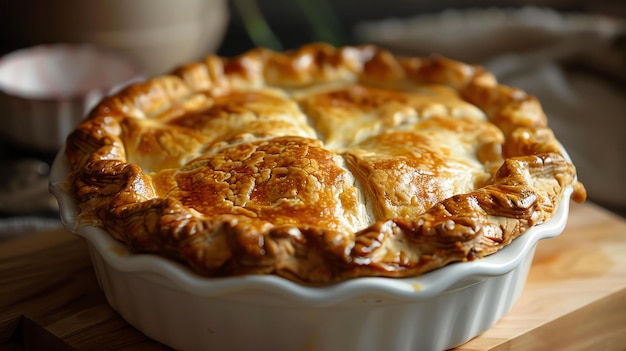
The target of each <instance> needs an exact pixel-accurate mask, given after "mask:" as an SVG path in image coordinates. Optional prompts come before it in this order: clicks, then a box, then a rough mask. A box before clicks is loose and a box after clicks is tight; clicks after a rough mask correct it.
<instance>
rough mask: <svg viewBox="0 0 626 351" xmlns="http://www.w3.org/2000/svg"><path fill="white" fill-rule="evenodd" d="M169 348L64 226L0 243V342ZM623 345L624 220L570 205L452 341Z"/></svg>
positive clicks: (503, 346)
mask: <svg viewBox="0 0 626 351" xmlns="http://www.w3.org/2000/svg"><path fill="white" fill-rule="evenodd" d="M22 349H29V350H103V349H106V350H168V348H167V347H166V346H164V345H161V344H159V343H156V342H154V341H152V340H150V339H148V338H147V337H146V336H144V335H143V334H142V333H141V332H139V331H137V330H136V329H134V328H133V327H131V326H130V325H128V324H127V323H126V322H125V321H124V320H123V319H122V318H121V317H120V316H119V315H118V314H117V313H116V312H115V311H114V310H113V309H112V308H111V307H109V305H108V304H107V302H106V300H105V298H104V295H103V294H102V292H101V291H100V288H99V286H98V283H97V280H96V277H95V274H94V271H93V268H92V266H91V262H90V260H89V254H88V251H87V246H86V244H85V243H84V241H83V240H82V239H81V238H78V237H76V236H73V235H71V234H69V233H67V232H65V231H63V230H57V231H52V232H44V233H38V234H33V235H30V236H26V237H24V238H20V239H17V240H12V241H9V242H6V243H3V244H2V245H0V350H2V351H5V350H22ZM542 349H549V350H557V349H560V350H563V349H565V350H626V221H625V220H624V219H622V218H621V217H618V216H616V215H613V214H612V213H610V212H608V211H605V210H603V209H601V208H599V207H597V206H595V205H593V204H589V203H588V204H585V205H573V206H572V208H571V212H570V219H569V222H568V226H567V228H566V229H565V231H564V233H563V234H561V235H560V236H559V237H557V238H554V239H548V240H544V241H541V242H540V243H539V246H538V248H537V251H536V254H535V259H534V261H533V265H532V267H531V270H530V274H529V277H528V282H527V284H526V286H525V288H524V291H523V293H522V296H521V297H520V300H519V301H518V302H517V303H516V304H515V306H514V307H513V309H512V310H511V312H509V313H508V314H507V315H506V316H505V317H504V318H503V319H502V320H500V321H499V322H498V323H497V324H496V325H495V326H494V327H492V328H491V329H489V330H488V331H486V332H485V333H483V334H481V335H479V336H477V337H476V338H474V339H473V340H471V341H469V342H468V343H466V344H464V345H462V346H460V347H458V348H457V349H456V350H459V351H461V350H462V351H469V350H542Z"/></svg>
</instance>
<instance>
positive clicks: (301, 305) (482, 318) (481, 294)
mask: <svg viewBox="0 0 626 351" xmlns="http://www.w3.org/2000/svg"><path fill="white" fill-rule="evenodd" d="M68 170H69V164H68V161H67V159H66V157H65V156H64V154H63V151H61V152H60V153H59V156H57V159H56V160H55V162H54V164H53V166H52V173H51V177H50V187H51V190H52V192H53V193H54V194H55V196H56V197H57V199H58V200H59V206H60V212H61V219H62V221H63V223H64V225H65V226H66V228H67V229H68V230H70V231H71V232H73V233H75V234H77V235H79V236H81V237H84V238H85V239H86V240H87V243H88V247H89V250H90V254H91V258H92V261H93V264H94V267H95V271H96V274H97V276H98V281H99V283H100V286H101V287H102V290H103V291H104V293H105V295H106V298H107V300H108V301H109V303H110V305H111V306H112V307H113V308H114V309H115V310H117V311H118V312H119V313H120V314H121V315H122V317H123V318H124V319H125V320H126V321H128V322H129V323H130V324H132V325H133V326H134V327H136V328H137V329H139V330H140V331H142V332H143V333H145V334H146V335H147V336H148V337H150V338H152V339H154V340H157V341H159V342H161V343H164V344H166V345H169V346H171V347H173V348H175V349H178V350H252V349H255V350H277V351H280V350H289V351H291V350H342V351H351V350H359V351H364V350H365V351H367V350H372V351H375V350H443V349H448V348H451V347H454V346H458V345H460V344H462V343H464V342H466V341H468V340H469V339H471V338H473V337H474V336H476V335H478V334H479V333H481V332H483V331H485V330H486V329H488V328H490V327H491V326H492V325H493V324H495V323H496V322H497V321H498V320H499V319H500V318H501V317H502V316H503V315H504V314H506V313H507V312H508V311H509V310H510V308H511V307H512V305H513V303H514V302H515V301H516V300H517V299H518V297H519V295H520V293H521V291H522V289H523V287H524V284H525V281H526V276H527V274H528V270H529V267H530V264H531V261H532V258H533V254H534V250H535V246H536V244H537V242H538V241H539V240H541V239H544V238H549V237H554V236H557V235H559V234H560V233H561V231H562V230H563V228H564V227H565V225H566V222H567V215H568V208H569V197H570V195H571V193H572V189H571V187H570V188H569V189H567V191H566V192H565V194H564V197H565V198H564V199H563V201H562V203H561V205H560V207H559V208H558V210H557V212H556V213H555V215H554V217H553V218H552V219H551V220H550V221H549V222H547V223H544V224H542V225H540V226H537V227H534V228H532V229H530V230H528V231H527V232H526V233H525V234H524V235H522V236H521V237H519V238H517V239H516V240H514V241H513V242H512V243H511V244H510V245H508V246H506V247H505V248H504V249H502V250H501V251H499V252H497V253H495V254H493V255H491V256H488V257H486V258H484V259H481V260H478V261H474V262H467V263H456V264H451V265H448V266H445V267H443V268H440V269H437V270H435V271H432V272H429V273H427V274H424V275H422V276H419V277H414V278H405V279H392V278H357V279H353V280H349V281H346V282H343V283H339V284H335V285H331V286H328V287H307V286H303V285H299V284H297V283H294V282H292V281H289V280H286V279H283V278H280V277H276V276H241V277H230V278H206V277H201V276H199V275H197V274H195V273H194V272H192V271H191V270H190V269H188V268H187V267H186V266H184V265H181V264H178V263H176V262H174V261H171V260H168V259H164V258H161V257H159V256H156V255H152V254H131V253H129V252H128V250H127V249H126V247H125V246H124V245H122V244H121V243H120V242H118V241H116V240H115V239H113V238H112V237H111V236H110V235H109V234H108V233H107V232H105V231H104V230H103V229H101V228H98V227H94V226H89V225H86V224H81V223H79V222H78V221H77V215H78V211H77V208H76V204H75V202H74V199H73V198H72V196H71V195H69V194H68V193H66V192H65V191H64V187H63V182H64V179H65V177H66V176H67V174H68Z"/></svg>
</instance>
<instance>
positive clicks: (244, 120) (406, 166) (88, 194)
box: [66, 44, 585, 284]
mask: <svg viewBox="0 0 626 351" xmlns="http://www.w3.org/2000/svg"><path fill="white" fill-rule="evenodd" d="M66 155H67V156H68V159H69V160H70V163H71V167H72V170H71V173H70V176H69V177H68V180H67V184H68V188H69V189H70V192H71V193H72V194H73V195H74V197H75V198H76V200H77V203H78V206H79V209H80V218H79V220H80V221H83V222H89V223H93V224H95V225H99V226H102V227H103V228H105V229H106V230H107V231H108V232H109V233H110V234H111V235H112V236H113V237H115V238H116V239H118V240H120V241H122V242H124V243H125V244H126V245H127V246H128V247H129V248H130V249H131V250H132V251H135V252H153V253H158V254H162V255H164V256H166V257H168V258H171V259H176V260H180V261H183V262H185V263H187V264H189V265H190V267H191V268H192V269H193V270H195V271H196V272H197V273H199V274H202V275H207V276H229V275H240V274H275V275H279V276H282V277H285V278H288V279H292V280H295V281H299V282H306V283H312V284H328V283H333V282H338V281H342V280H346V279H350V278H355V277H363V276H387V277H405V276H412V275H419V274H422V273H425V272H427V271H430V270H433V269H437V268H439V267H442V266H444V265H446V264H449V263H451V262H457V261H466V260H473V259H478V258H480V257H484V256H485V255H489V254H492V253H494V252H496V251H497V250H499V249H501V248H502V247H504V246H506V245H507V244H509V243H510V242H511V241H512V240H514V239H515V238H516V237H518V236H519V235H522V234H523V233H524V232H525V231H526V230H528V229H529V228H531V227H533V226H536V225H540V224H541V223H544V222H546V221H548V220H549V219H550V218H551V217H552V215H553V214H554V212H555V210H556V208H557V207H558V205H559V204H560V202H561V201H562V200H563V193H564V190H565V189H566V188H567V187H570V186H572V187H574V192H573V199H574V200H575V201H579V202H580V201H584V199H585V191H584V188H583V186H582V185H581V184H580V183H579V182H578V181H577V179H576V171H575V167H574V166H573V165H572V164H571V163H570V162H569V161H568V159H567V158H566V157H565V156H564V155H563V151H562V148H561V146H560V144H559V143H558V140H557V139H556V138H555V136H554V134H553V133H552V130H551V129H550V128H549V127H548V125H547V119H546V117H545V115H544V113H543V112H542V109H541V106H540V104H539V102H538V101H537V100H536V99H535V98H534V97H533V96H530V95H528V94H526V93H525V92H523V91H520V90H518V89H515V88H511V87H507V86H503V85H499V84H498V83H497V81H496V79H495V78H494V77H493V76H492V75H491V74H490V73H489V72H486V71H485V70H483V69H482V68H481V67H477V66H472V65H468V64H464V63H461V62H457V61H453V60H449V59H446V58H443V57H436V56H434V57H429V58H404V57H395V56H393V55H392V54H390V53H389V52H387V51H385V50H383V49H381V48H378V47H375V46H371V45H364V46H358V47H342V48H334V47H331V46H328V45H324V44H310V45H306V46H303V47H302V48H300V49H298V50H294V51H290V52H285V53H276V52H272V51H269V50H265V49H255V50H252V51H249V52H247V53H244V54H242V55H240V56H238V57H234V58H221V57H217V56H209V57H207V58H205V59H204V60H203V61H200V62H195V63H190V64H187V65H184V66H181V67H180V68H179V69H177V70H175V71H174V72H172V74H170V75H166V76H161V77H157V78H154V79H152V80H150V81H147V82H143V83H137V84H134V85H132V86H130V87H128V88H126V89H124V90H122V91H121V92H119V93H117V94H115V95H113V96H110V97H107V98H105V99H104V100H103V101H102V102H101V103H100V104H99V105H98V106H97V107H96V108H95V109H94V110H93V111H92V113H91V114H90V116H89V118H88V119H86V120H85V121H84V122H83V123H81V124H80V125H79V126H78V127H77V129H76V130H75V131H74V132H73V133H72V134H70V136H69V137H68V140H67V145H66Z"/></svg>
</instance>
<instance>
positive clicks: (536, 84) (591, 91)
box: [355, 7, 626, 208]
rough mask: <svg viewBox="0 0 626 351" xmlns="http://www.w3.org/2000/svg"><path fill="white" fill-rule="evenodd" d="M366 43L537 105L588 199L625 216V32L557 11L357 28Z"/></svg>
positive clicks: (479, 13)
mask: <svg viewBox="0 0 626 351" xmlns="http://www.w3.org/2000/svg"><path fill="white" fill-rule="evenodd" d="M355 34H356V35H357V37H358V38H359V39H360V40H361V41H363V42H372V43H376V44H379V45H381V46H385V47H387V48H389V49H390V50H392V51H394V52H397V53H398V54H411V55H429V54H431V53H438V54H441V55H444V56H447V57H450V58H453V59H457V60H461V61H465V62H470V63H474V64H480V65H483V66H485V67H486V68H487V69H488V70H490V71H491V72H493V73H494V74H495V75H496V77H497V78H498V81H499V82H501V83H502V84H506V85H511V86H516V87H519V88H521V89H524V90H525V91H527V92H528V93H530V94H533V95H535V96H537V97H538V98H539V100H540V101H541V103H542V106H543V108H544V110H545V112H546V114H547V116H548V123H549V125H550V126H551V127H552V129H553V130H554V131H555V133H556V135H557V137H558V138H559V140H560V141H561V142H562V143H563V145H564V146H565V148H566V150H567V151H568V153H569V155H570V156H571V158H572V159H573V161H574V163H575V164H576V166H577V169H578V175H579V179H580V180H581V181H582V182H583V184H585V187H586V188H587V191H588V194H589V197H590V199H591V200H593V201H597V202H600V203H602V204H606V205H610V206H617V207H622V208H626V207H624V206H626V185H625V184H624V181H625V180H626V157H625V156H624V153H625V152H626V132H625V131H626V25H625V23H624V22H623V21H620V20H617V19H611V18H606V17H597V16H588V15H582V14H561V13H557V12H555V11H553V10H548V9H540V8H534V7H528V8H523V9H494V8H492V9H473V10H448V11H446V12H443V13H441V14H436V15H422V16H418V17H415V18H412V19H406V20H399V19H390V20H384V21H379V22H368V23H362V24H359V25H358V26H357V27H356V28H355Z"/></svg>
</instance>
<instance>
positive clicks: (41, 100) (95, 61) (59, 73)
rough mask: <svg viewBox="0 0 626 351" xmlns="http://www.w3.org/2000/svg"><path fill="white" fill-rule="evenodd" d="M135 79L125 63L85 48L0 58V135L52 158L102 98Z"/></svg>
mask: <svg viewBox="0 0 626 351" xmlns="http://www.w3.org/2000/svg"><path fill="white" fill-rule="evenodd" d="M138 79H140V72H139V70H138V69H137V68H136V66H135V65H134V64H133V63H132V62H130V61H128V60H127V59H126V58H124V57H122V56H119V55H117V54H113V53H111V52H108V51H104V50H101V49H97V48H95V47H94V46H89V45H69V44H55V45H41V46H35V47H31V48H26V49H22V50H18V51H15V52H12V53H9V54H7V55H5V56H3V57H2V58H0V113H1V115H2V117H1V118H0V134H1V135H2V136H3V138H6V140H9V141H11V142H12V143H13V144H16V145H18V146H20V147H26V148H28V149H32V150H35V151H39V152H56V151H58V150H59V148H60V147H61V146H62V145H63V144H64V143H65V138H66V137H67V134H68V133H69V132H71V131H72V130H74V128H75V127H76V125H77V124H78V122H80V121H81V120H82V119H83V118H84V116H85V113H86V112H88V110H89V109H90V108H91V107H93V105H94V104H95V103H97V102H98V101H99V100H100V99H101V98H102V97H103V96H104V95H106V94H108V93H110V92H112V91H113V90H115V89H117V88H118V87H119V86H121V85H124V84H126V83H129V82H131V81H134V80H138Z"/></svg>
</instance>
